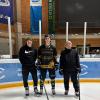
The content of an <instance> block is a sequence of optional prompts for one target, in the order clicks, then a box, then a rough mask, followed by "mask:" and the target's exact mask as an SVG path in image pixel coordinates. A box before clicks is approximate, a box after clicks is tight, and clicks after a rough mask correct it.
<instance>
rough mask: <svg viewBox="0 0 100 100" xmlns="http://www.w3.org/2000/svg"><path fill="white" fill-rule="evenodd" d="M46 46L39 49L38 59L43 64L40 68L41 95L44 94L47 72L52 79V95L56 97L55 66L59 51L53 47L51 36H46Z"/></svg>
mask: <svg viewBox="0 0 100 100" xmlns="http://www.w3.org/2000/svg"><path fill="white" fill-rule="evenodd" d="M44 42H45V43H44V44H43V45H41V46H40V47H39V49H38V59H39V61H40V63H41V66H40V93H41V95H42V93H43V84H44V81H45V78H46V73H47V71H48V72H49V77H50V79H51V86H52V94H53V95H55V64H54V63H56V56H57V51H56V48H55V47H54V46H53V45H51V43H50V42H51V38H50V35H48V34H47V35H45V39H44Z"/></svg>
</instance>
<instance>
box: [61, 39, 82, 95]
mask: <svg viewBox="0 0 100 100" xmlns="http://www.w3.org/2000/svg"><path fill="white" fill-rule="evenodd" d="M59 72H60V74H62V73H63V77H64V87H65V95H68V91H69V79H70V77H71V81H72V82H73V86H74V89H75V95H76V96H79V83H78V79H77V74H78V73H80V72H81V68H80V62H79V56H78V53H77V51H76V50H74V49H72V42H71V41H67V42H66V44H65V49H64V50H63V51H62V52H61V56H60V71H59Z"/></svg>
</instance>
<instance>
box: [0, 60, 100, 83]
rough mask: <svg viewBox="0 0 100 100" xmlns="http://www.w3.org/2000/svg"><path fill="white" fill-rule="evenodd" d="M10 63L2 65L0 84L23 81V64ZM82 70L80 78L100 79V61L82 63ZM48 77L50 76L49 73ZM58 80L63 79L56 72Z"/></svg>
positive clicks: (0, 65)
mask: <svg viewBox="0 0 100 100" xmlns="http://www.w3.org/2000/svg"><path fill="white" fill-rule="evenodd" d="M9 62H11V63H0V83H6V82H16V81H22V73H21V64H20V63H19V61H18V60H17V62H14V60H12V61H9ZM81 69H82V72H81V74H80V77H81V78H83V79H87V78H92V79H94V78H100V61H81ZM39 75H40V73H39V72H38V77H39ZM48 77H49V74H48V73H47V78H48ZM56 78H57V79H61V78H62V76H61V75H60V74H59V71H58V70H57V71H56ZM31 79H32V77H31V75H29V80H31Z"/></svg>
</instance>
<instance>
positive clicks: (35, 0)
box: [30, 0, 42, 34]
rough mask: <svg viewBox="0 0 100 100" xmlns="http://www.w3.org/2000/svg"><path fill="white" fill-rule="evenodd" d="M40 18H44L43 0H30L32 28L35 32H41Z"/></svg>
mask: <svg viewBox="0 0 100 100" xmlns="http://www.w3.org/2000/svg"><path fill="white" fill-rule="evenodd" d="M39 20H42V0H30V21H31V22H30V25H31V27H30V28H31V29H30V30H31V32H32V33H33V34H39Z"/></svg>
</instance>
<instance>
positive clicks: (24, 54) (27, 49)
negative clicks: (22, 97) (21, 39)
mask: <svg viewBox="0 0 100 100" xmlns="http://www.w3.org/2000/svg"><path fill="white" fill-rule="evenodd" d="M36 58H37V50H36V49H34V48H32V39H31V38H27V39H26V44H25V45H24V46H22V47H21V48H20V51H19V60H20V62H21V64H22V77H23V84H24V87H25V94H26V96H28V95H29V86H28V76H29V72H30V73H31V75H32V79H33V82H34V92H35V94H37V93H38V90H37V82H38V78H37V69H36V66H35V61H36Z"/></svg>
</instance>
